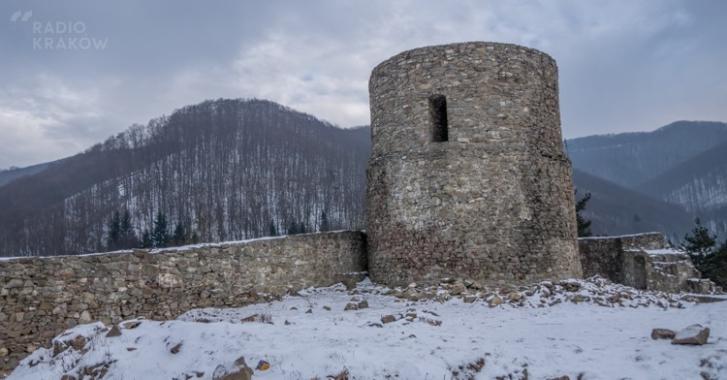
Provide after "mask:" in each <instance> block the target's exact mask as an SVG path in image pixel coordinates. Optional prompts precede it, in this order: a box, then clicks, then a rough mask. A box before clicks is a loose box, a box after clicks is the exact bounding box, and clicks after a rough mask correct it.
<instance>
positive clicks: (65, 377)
mask: <svg viewBox="0 0 727 380" xmlns="http://www.w3.org/2000/svg"><path fill="white" fill-rule="evenodd" d="M61 380H76V376H73V375H63V376H61Z"/></svg>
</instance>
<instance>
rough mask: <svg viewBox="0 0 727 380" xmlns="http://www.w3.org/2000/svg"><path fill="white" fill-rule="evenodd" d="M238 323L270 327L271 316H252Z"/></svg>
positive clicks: (271, 322)
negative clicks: (260, 324) (256, 323)
mask: <svg viewBox="0 0 727 380" xmlns="http://www.w3.org/2000/svg"><path fill="white" fill-rule="evenodd" d="M329 310H330V309H329ZM240 322H242V323H248V322H259V323H267V324H269V325H272V324H273V316H272V315H270V314H253V315H250V316H248V317H245V318H242V319H240Z"/></svg>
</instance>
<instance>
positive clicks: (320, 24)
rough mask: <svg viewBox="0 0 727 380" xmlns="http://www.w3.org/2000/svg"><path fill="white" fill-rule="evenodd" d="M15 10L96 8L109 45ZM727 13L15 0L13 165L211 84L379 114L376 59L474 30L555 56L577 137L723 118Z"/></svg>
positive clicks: (10, 73) (348, 116)
mask: <svg viewBox="0 0 727 380" xmlns="http://www.w3.org/2000/svg"><path fill="white" fill-rule="evenodd" d="M18 10H23V11H24V10H32V12H33V16H32V17H31V19H30V21H31V22H32V21H39V22H55V21H80V22H83V23H84V26H85V28H86V35H87V36H93V37H98V38H107V39H108V46H107V48H106V49H103V50H90V51H38V50H34V49H33V45H32V38H33V37H34V33H33V31H32V26H30V25H29V24H27V23H26V24H23V23H19V22H17V21H16V22H13V21H11V16H12V15H13V13H15V12H16V11H18ZM725 11H727V3H724V2H695V1H689V0H681V1H679V0H673V1H660V2H652V1H627V0H623V1H610V2H584V1H575V0H563V1H552V2H532V1H507V2H504V1H487V2H483V1H458V2H456V3H455V4H453V3H451V2H441V1H428V2H422V1H395V2H392V1H366V2H363V1H322V0H321V1H305V2H298V1H291V2H284V1H266V2H255V3H253V2H228V3H224V4H221V3H207V2H196V1H171V0H170V1H160V2H143V1H140V0H134V1H125V2H119V3H108V2H98V1H77V2H70V3H69V2H63V3H61V2H55V1H28V2H21V1H9V2H2V3H0V17H5V19H4V20H3V19H2V18H0V20H3V21H0V49H1V50H0V51H2V52H3V60H1V61H0V80H2V83H3V91H2V92H0V136H2V137H0V138H1V139H3V152H2V153H0V167H5V166H9V165H25V164H31V163H35V162H40V161H44V160H49V159H53V158H59V157H61V156H63V155H68V154H72V153H75V152H76V151H78V150H80V149H83V148H84V147H86V146H88V145H90V144H92V143H93V142H95V141H98V140H100V139H102V138H103V137H104V136H108V135H111V134H114V133H116V132H118V131H120V130H122V129H124V128H125V127H127V126H129V125H131V124H132V123H136V122H141V123H143V122H145V121H146V120H148V119H149V118H152V117H156V116H159V115H161V114H168V113H169V112H171V111H172V110H173V109H175V108H178V107H181V106H184V105H186V104H190V103H195V102H199V101H201V100H204V99H209V98H218V97H258V98H268V99H271V100H274V101H278V102H281V103H283V104H286V105H288V106H291V107H294V108H297V109H300V110H302V111H305V112H309V113H312V114H314V115H316V116H319V117H322V118H324V119H327V120H329V121H332V122H334V123H337V124H339V125H342V126H352V125H361V124H366V123H368V116H369V115H368V94H367V81H368V76H369V74H370V70H371V68H372V67H373V66H374V65H376V64H377V63H378V62H380V61H382V60H384V59H386V58H388V57H389V56H391V55H393V54H396V53H397V52H399V51H402V50H405V49H409V48H413V47H416V46H422V45H432V44H439V43H447V42H454V41H465V40H494V41H502V42H513V43H519V44H524V45H528V46H532V47H535V48H538V49H541V50H543V51H546V52H547V53H549V54H551V55H552V56H554V57H555V58H556V59H557V60H558V63H559V67H560V75H561V108H562V120H563V127H564V133H565V135H566V136H569V137H573V136H581V135H587V134H593V133H607V132H620V131H633V130H648V129H653V128H656V127H659V126H661V125H663V124H666V123H668V122H671V121H674V120H677V119H708V120H726V119H727V107H724V105H725V104H727V91H725V90H726V89H727V77H725V76H724V75H723V74H722V73H723V62H725V58H727V47H725V44H724V41H725V40H727V27H725V26H724V23H723V20H721V17H723V15H724V14H726V13H727V12H725ZM39 78H40V79H42V80H39ZM61 89H63V90H64V91H66V92H65V93H62V91H61ZM59 91H61V92H59ZM74 97H75V98H74ZM18 99H23V101H18Z"/></svg>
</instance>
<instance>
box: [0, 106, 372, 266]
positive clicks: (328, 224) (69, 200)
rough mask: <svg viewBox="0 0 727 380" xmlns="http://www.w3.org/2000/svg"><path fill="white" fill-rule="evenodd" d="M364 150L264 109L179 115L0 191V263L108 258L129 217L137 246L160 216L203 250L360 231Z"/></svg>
mask: <svg viewBox="0 0 727 380" xmlns="http://www.w3.org/2000/svg"><path fill="white" fill-rule="evenodd" d="M369 139H370V137H369V130H368V128H354V129H341V128H337V127H335V126H333V125H331V124H328V123H326V122H323V121H320V120H318V119H316V118H315V117H313V116H311V115H307V114H303V113H300V112H296V111H294V110H291V109H289V108H286V107H284V106H281V105H279V104H275V103H272V102H269V101H263V100H223V99H220V100H216V101H206V102H203V103H201V104H197V105H193V106H188V107H184V108H182V109H180V110H177V111H175V112H174V113H172V114H171V115H170V116H165V117H160V118H158V119H154V120H152V121H150V122H149V124H148V125H146V126H133V127H131V128H130V129H129V130H127V131H126V132H124V133H121V134H119V135H117V136H114V137H112V138H109V139H108V140H107V141H105V142H104V143H102V144H99V145H97V146H94V147H93V148H91V149H89V150H88V151H86V152H83V153H80V154H78V155H76V156H73V157H69V158H67V159H64V160H62V161H58V162H54V163H51V164H49V165H48V167H47V168H46V169H45V170H41V171H39V172H37V173H35V174H29V175H25V176H22V178H16V179H13V180H12V181H10V182H8V183H7V184H5V185H4V186H2V187H0V210H2V212H1V213H0V256H23V255H56V254H73V253H83V252H93V251H99V250H103V249H105V248H107V247H106V245H105V242H106V240H107V237H108V236H109V233H110V231H109V225H110V223H109V221H110V220H111V218H112V215H114V213H115V212H119V213H122V214H123V213H125V212H126V211H127V210H128V212H129V214H130V221H131V228H132V230H133V231H134V233H135V235H136V238H137V239H141V238H142V235H143V234H144V232H149V231H151V229H152V228H153V220H154V218H155V215H156V214H157V213H158V212H161V213H163V214H164V216H165V219H167V223H168V227H167V230H168V231H170V233H171V232H172V230H173V229H174V228H175V226H182V227H183V230H184V231H186V234H191V233H194V234H195V237H196V238H198V239H199V240H200V241H221V240H235V239H246V238H254V237H259V236H265V235H269V234H270V233H271V232H277V233H285V232H286V231H287V230H288V229H290V228H292V229H294V230H296V231H301V230H305V231H316V230H319V229H321V228H326V229H341V228H362V227H363V225H364V220H363V215H364V211H363V207H364V192H365V188H366V185H365V180H366V175H365V170H366V161H367V158H368V155H369V151H370V142H369Z"/></svg>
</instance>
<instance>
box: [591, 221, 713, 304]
mask: <svg viewBox="0 0 727 380" xmlns="http://www.w3.org/2000/svg"><path fill="white" fill-rule="evenodd" d="M578 246H579V252H580V256H581V263H582V266H583V274H584V276H585V277H590V276H596V275H597V276H601V277H604V278H607V279H609V280H611V281H613V282H617V283H620V284H624V285H627V286H631V287H634V288H636V289H644V290H656V291H664V292H681V291H688V292H696V293H714V292H719V291H721V289H719V288H718V287H716V286H715V284H714V283H713V282H712V281H710V280H708V279H702V278H700V277H701V274H700V273H699V271H698V270H697V269H696V268H695V267H694V264H692V261H691V259H690V258H689V256H688V255H687V254H686V253H684V252H682V251H679V250H676V249H673V248H671V247H670V246H669V244H668V242H667V240H666V237H665V236H664V234H662V233H660V232H649V233H641V234H634V235H622V236H597V237H587V238H580V239H578Z"/></svg>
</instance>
